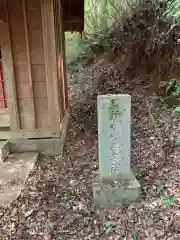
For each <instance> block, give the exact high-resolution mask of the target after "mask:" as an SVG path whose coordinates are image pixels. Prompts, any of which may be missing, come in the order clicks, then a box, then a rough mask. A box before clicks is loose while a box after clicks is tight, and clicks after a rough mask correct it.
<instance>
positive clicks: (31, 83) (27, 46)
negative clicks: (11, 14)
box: [22, 0, 36, 128]
mask: <svg viewBox="0 0 180 240" xmlns="http://www.w3.org/2000/svg"><path fill="white" fill-rule="evenodd" d="M25 1H26V0H22V6H23V17H24V30H25V39H26V49H27V61H28V75H29V86H30V91H31V92H30V94H31V101H32V111H33V112H32V117H33V124H32V125H33V128H36V113H35V104H34V92H33V81H32V75H31V59H30V49H29V35H28V23H27V12H26V11H27V9H26V2H25Z"/></svg>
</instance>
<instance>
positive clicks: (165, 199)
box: [0, 58, 180, 240]
mask: <svg viewBox="0 0 180 240" xmlns="http://www.w3.org/2000/svg"><path fill="white" fill-rule="evenodd" d="M76 68H77V69H76ZM70 70H71V72H69V78H70V84H69V96H70V105H71V121H70V128H69V131H68V136H67V141H66V146H65V153H64V156H63V157H56V158H50V157H41V158H40V160H39V162H38V163H37V164H36V167H35V168H34V170H33V172H32V173H31V175H30V177H29V178H28V180H27V182H26V187H25V189H24V190H23V191H22V193H21V195H20V196H19V197H18V199H17V200H16V201H15V202H14V203H13V204H11V205H10V206H8V207H4V208H2V207H1V208H0V239H3V240H5V239H7V240H9V239H13V240H15V239H19V240H21V239H22V240H25V239H32V240H33V239H36V240H43V239H44V240H80V239H82V240H96V239H97V240H101V239H102V240H106V239H114V240H118V239H127V240H130V239H132V240H141V239H142V240H145V239H148V240H151V239H152V240H153V239H169V240H170V239H171V240H175V239H177V240H179V239H180V160H179V156H180V155H179V153H180V151H179V148H178V147H175V145H174V142H173V139H175V138H176V135H177V134H178V131H179V130H180V128H179V125H178V124H179V117H175V118H174V119H173V120H172V121H169V120H167V116H169V115H168V114H167V112H166V111H165V110H164V111H162V108H160V107H159V106H158V105H154V106H153V109H154V110H155V111H153V114H152V112H151V107H152V105H153V101H152V99H150V98H149V96H148V95H149V94H148V92H147V88H146V86H147V85H149V82H148V81H146V82H145V81H144V79H141V78H139V77H133V78H129V77H127V76H126V75H120V74H119V73H118V72H117V71H116V69H115V67H114V65H113V64H107V63H105V62H104V61H103V58H101V60H97V61H95V62H94V63H92V64H91V65H89V66H86V67H85V66H84V65H83V63H81V64H79V65H78V66H77V67H76V66H75V65H74V66H71V68H70ZM107 72H108V74H107ZM106 93H128V94H130V95H131V96H132V168H133V170H134V171H135V173H136V176H137V178H138V180H139V181H140V184H141V199H140V200H139V201H138V202H137V203H134V204H132V205H130V206H124V207H121V208H119V209H111V210H110V209H102V210H101V211H99V210H96V209H95V208H94V206H93V198H92V181H93V179H94V177H95V176H97V175H98V173H99V171H98V156H97V152H98V151H97V148H98V146H97V111H96V99H97V95H98V94H106Z"/></svg>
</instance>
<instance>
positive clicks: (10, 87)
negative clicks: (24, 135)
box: [1, 0, 20, 131]
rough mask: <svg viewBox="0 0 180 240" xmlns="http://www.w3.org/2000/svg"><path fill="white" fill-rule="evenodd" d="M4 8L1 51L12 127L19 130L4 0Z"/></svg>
mask: <svg viewBox="0 0 180 240" xmlns="http://www.w3.org/2000/svg"><path fill="white" fill-rule="evenodd" d="M4 8H5V13H6V23H2V24H1V28H2V35H1V52H2V59H3V72H4V81H5V88H6V92H7V103H8V112H9V115H10V128H11V130H12V131H17V130H18V129H19V128H20V124H19V114H18V104H17V95H16V84H15V74H14V66H13V57H12V50H11V36H10V31H9V16H8V3H7V0H4Z"/></svg>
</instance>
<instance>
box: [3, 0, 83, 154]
mask: <svg viewBox="0 0 180 240" xmlns="http://www.w3.org/2000/svg"><path fill="white" fill-rule="evenodd" d="M83 28H84V0H0V140H5V141H8V143H10V148H11V152H22V151H35V150H38V151H40V152H42V153H45V154H48V155H58V154H59V153H60V151H61V150H62V147H63V142H64V138H65V135H66V129H67V126H68V119H69V111H68V90H67V76H66V59H65V35H64V32H65V31H79V32H82V31H83Z"/></svg>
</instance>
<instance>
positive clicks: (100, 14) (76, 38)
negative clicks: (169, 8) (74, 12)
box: [66, 0, 138, 62]
mask: <svg viewBox="0 0 180 240" xmlns="http://www.w3.org/2000/svg"><path fill="white" fill-rule="evenodd" d="M137 2H138V0H121V1H119V0H85V6H84V11H85V17H84V21H85V28H84V32H83V36H82V38H81V36H80V34H78V33H73V34H71V33H66V52H67V62H71V61H73V60H75V59H76V57H77V56H78V55H79V54H80V53H82V52H84V51H86V50H87V49H88V48H89V45H90V44H91V43H93V42H96V41H97V40H98V39H100V38H102V37H103V36H104V34H105V33H106V32H107V29H109V28H110V27H111V26H112V24H113V23H114V21H116V20H117V19H120V18H121V17H122V15H123V14H124V13H125V12H126V13H128V12H130V10H131V7H132V6H134V5H136V4H137Z"/></svg>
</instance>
